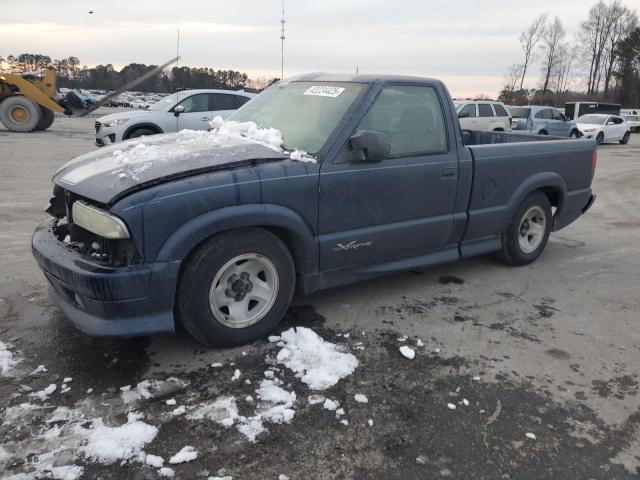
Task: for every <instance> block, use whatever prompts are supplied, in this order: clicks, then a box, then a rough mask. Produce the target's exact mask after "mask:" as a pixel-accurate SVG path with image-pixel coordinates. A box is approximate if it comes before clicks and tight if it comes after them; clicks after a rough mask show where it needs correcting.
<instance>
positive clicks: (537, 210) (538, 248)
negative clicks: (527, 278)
mask: <svg viewBox="0 0 640 480" xmlns="http://www.w3.org/2000/svg"><path fill="white" fill-rule="evenodd" d="M550 233H551V203H550V202H549V199H548V198H547V196H546V195H545V194H544V193H542V192H540V191H537V192H533V193H532V194H531V195H529V196H528V197H527V198H525V199H524V201H523V202H522V203H521V204H520V206H519V207H518V209H517V210H516V212H515V214H514V215H513V219H512V221H511V223H510V224H509V226H508V228H507V232H506V233H505V234H504V235H503V236H502V250H501V251H500V252H499V253H498V257H499V258H500V260H502V261H503V262H505V263H507V264H509V265H516V266H519V265H527V264H529V263H531V262H533V261H534V260H535V259H536V258H538V257H539V256H540V254H541V253H542V251H543V250H544V248H545V247H546V246H547V241H548V240H549V234H550Z"/></svg>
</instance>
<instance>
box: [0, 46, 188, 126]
mask: <svg viewBox="0 0 640 480" xmlns="http://www.w3.org/2000/svg"><path fill="white" fill-rule="evenodd" d="M176 60H178V57H176V58H174V59H172V60H169V61H168V62H166V63H164V64H163V65H160V66H159V67H156V68H154V69H153V70H151V71H149V72H147V73H145V74H144V75H142V76H141V77H140V78H137V79H135V80H132V81H131V82H129V83H127V84H126V85H124V86H123V87H121V88H119V89H118V90H116V91H115V92H112V93H111V94H109V95H107V96H106V97H104V98H102V99H101V100H100V101H98V102H96V103H94V104H92V105H91V106H90V107H89V106H87V104H86V103H85V102H84V100H82V98H80V97H79V96H78V94H76V93H75V92H69V93H68V94H67V96H66V98H65V99H64V100H60V101H59V102H58V101H56V100H55V94H56V70H55V68H53V67H50V68H48V69H46V70H45V72H44V75H43V76H42V78H40V79H37V78H30V77H26V76H24V77H23V76H20V75H15V74H13V73H0V122H2V123H3V124H4V126H5V127H7V128H8V129H9V130H11V131H13V132H31V131H33V130H46V129H47V128H49V127H50V126H51V124H52V123H53V119H54V116H55V113H56V112H57V113H65V114H66V115H76V116H79V117H84V116H85V115H87V114H89V113H91V112H92V111H94V110H95V109H97V108H99V107H101V106H102V105H104V104H105V103H107V102H109V101H110V100H111V99H112V98H114V97H117V96H118V95H120V94H121V93H122V92H125V91H127V90H130V89H132V88H134V87H135V86H136V85H138V84H140V83H142V82H144V81H145V80H147V79H149V78H151V77H152V76H154V75H156V74H157V73H158V72H160V71H162V70H163V69H164V68H166V67H167V66H169V65H170V64H171V63H173V62H175V61H176Z"/></svg>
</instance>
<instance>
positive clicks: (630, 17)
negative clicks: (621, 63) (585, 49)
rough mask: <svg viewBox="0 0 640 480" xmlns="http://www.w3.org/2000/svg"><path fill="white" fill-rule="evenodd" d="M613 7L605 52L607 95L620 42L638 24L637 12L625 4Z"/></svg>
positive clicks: (605, 87)
mask: <svg viewBox="0 0 640 480" xmlns="http://www.w3.org/2000/svg"><path fill="white" fill-rule="evenodd" d="M611 7H612V10H611V14H610V20H611V22H612V26H611V31H610V32H609V38H608V40H607V43H606V47H605V51H604V54H603V60H604V61H603V66H604V69H605V75H604V90H603V92H602V93H603V95H604V96H605V97H606V96H607V94H608V93H609V87H610V85H611V79H612V77H613V72H614V67H615V66H616V63H617V61H618V47H619V46H620V42H621V41H622V40H623V39H624V38H626V37H627V36H628V35H629V34H630V33H631V31H633V29H634V28H636V27H637V26H638V16H637V15H636V13H635V12H633V11H631V10H629V9H628V8H627V7H624V6H615V5H611Z"/></svg>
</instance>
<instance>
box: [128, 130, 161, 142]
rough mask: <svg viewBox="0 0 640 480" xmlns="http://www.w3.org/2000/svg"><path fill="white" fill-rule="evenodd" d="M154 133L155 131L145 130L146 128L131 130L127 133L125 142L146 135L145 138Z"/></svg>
mask: <svg viewBox="0 0 640 480" xmlns="http://www.w3.org/2000/svg"><path fill="white" fill-rule="evenodd" d="M156 133H158V132H156V131H155V130H152V129H151V128H147V127H141V128H136V129H135V130H132V131H131V132H129V134H128V135H127V138H126V140H130V139H132V138H138V137H142V136H143V135H146V136H149V135H155V134H156Z"/></svg>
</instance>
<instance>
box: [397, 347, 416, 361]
mask: <svg viewBox="0 0 640 480" xmlns="http://www.w3.org/2000/svg"><path fill="white" fill-rule="evenodd" d="M400 353H401V354H402V356H403V357H404V358H408V359H409V360H413V358H414V357H415V356H416V351H415V350H414V349H413V348H411V347H408V346H406V345H403V346H402V347H400Z"/></svg>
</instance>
